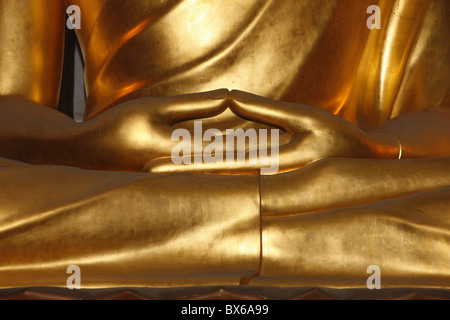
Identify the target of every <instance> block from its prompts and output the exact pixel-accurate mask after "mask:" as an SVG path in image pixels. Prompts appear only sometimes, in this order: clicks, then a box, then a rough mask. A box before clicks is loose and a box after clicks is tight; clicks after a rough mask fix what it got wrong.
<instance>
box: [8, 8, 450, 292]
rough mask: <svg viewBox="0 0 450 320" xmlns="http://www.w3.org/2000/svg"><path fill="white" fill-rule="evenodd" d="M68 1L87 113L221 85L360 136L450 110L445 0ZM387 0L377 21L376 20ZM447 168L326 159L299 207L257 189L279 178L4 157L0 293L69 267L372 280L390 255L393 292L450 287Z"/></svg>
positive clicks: (235, 280)
mask: <svg viewBox="0 0 450 320" xmlns="http://www.w3.org/2000/svg"><path fill="white" fill-rule="evenodd" d="M67 4H76V5H79V6H80V8H81V12H82V29H81V30H78V37H79V41H80V44H81V47H82V51H83V55H84V58H85V74H86V75H85V79H86V90H87V93H88V101H87V106H86V119H87V120H88V119H92V118H94V117H95V116H96V115H98V114H100V113H101V112H102V111H104V110H106V109H108V108H111V107H114V106H115V105H118V104H120V103H122V102H125V101H129V100H131V99H134V98H139V97H146V96H165V95H177V94H184V93H191V92H202V91H207V90H212V89H217V88H229V89H240V90H245V91H249V92H253V93H255V94H258V95H261V96H265V97H269V98H273V99H277V100H283V101H289V102H296V103H302V104H308V105H312V106H315V107H319V108H323V109H324V110H327V111H329V112H332V113H334V114H336V115H339V116H340V117H342V118H344V119H346V120H348V121H350V122H352V123H354V124H356V125H358V126H359V127H360V128H363V129H364V130H373V129H376V128H378V127H380V126H381V125H382V124H384V123H385V122H386V121H389V120H390V119H393V118H395V117H396V116H399V115H402V114H405V113H408V112H414V111H421V110H424V109H426V108H436V109H439V108H449V107H450V98H449V88H450V78H449V77H448V74H449V73H450V64H449V62H450V39H449V38H450V27H449V24H448V17H449V16H450V3H449V2H448V1H447V0H396V1H390V0H386V1H384V0H378V1H377V0H371V1H368V0H358V1H353V0H314V1H306V0H305V1H303V0H295V1H294V0H292V1H289V0H250V1H247V0H246V1H235V0H233V1H224V0H196V1H192V0H178V1H175V0H166V1H119V0H117V1H116V0H110V1H102V0H74V1H71V2H70V3H67ZM374 4H377V5H379V7H380V9H381V29H379V30H378V29H373V30H371V29H369V28H368V27H367V25H366V22H367V19H368V18H369V16H370V14H368V13H367V12H366V10H367V8H368V7H369V6H370V5H374ZM0 88H1V86H0ZM8 93H9V92H7V89H3V91H2V90H0V94H4V95H6V94H8ZM29 96H30V100H32V101H35V102H37V103H41V104H44V105H45V103H43V99H41V97H39V96H36V95H35V96H33V95H32V94H30V95H29ZM50 100H51V99H50ZM449 161H450V160H448V159H417V160H395V161H393V160H392V161H391V160H356V159H339V160H325V161H321V162H319V163H316V164H313V165H311V166H309V167H305V168H303V169H301V171H300V173H299V174H297V175H296V176H295V179H296V180H295V181H292V186H293V188H292V193H293V195H294V197H295V198H296V200H295V201H296V202H298V203H300V204H301V205H303V206H304V208H305V209H304V211H303V212H300V211H290V207H293V204H291V203H289V202H285V203H283V206H284V207H285V208H286V210H285V212H284V213H281V214H280V213H279V212H278V213H276V214H271V213H270V212H269V213H267V214H262V213H261V212H260V207H261V194H262V193H264V192H265V190H268V189H273V190H276V187H277V185H276V182H274V183H271V184H262V183H261V182H260V179H259V177H258V176H252V175H249V176H215V175H196V174H171V175H166V174H160V175H157V174H146V173H122V172H105V171H90V170H84V169H78V168H69V167H62V166H31V165H27V164H24V163H19V162H15V161H12V160H8V159H2V160H1V161H0V166H1V167H0V186H1V190H2V191H1V192H0V203H1V207H0V256H1V259H0V287H21V286H22V287H23V286H28V287H29V286H65V285H66V279H67V277H68V275H67V274H66V269H67V267H68V266H70V265H78V266H79V267H80V268H81V270H82V286H83V287H85V288H93V287H94V288H98V287H118V286H147V287H160V286H162V287H164V286H187V285H212V284H213V285H216V284H218V285H219V284H230V285H233V284H250V285H277V286H281V285H284V286H310V285H312V286H328V287H365V286H366V279H367V278H368V276H369V275H368V274H367V273H366V270H367V267H369V266H370V265H378V266H379V267H380V268H381V270H382V280H383V282H382V285H383V286H384V287H402V286H403V287H438V288H449V287H450V233H449V230H450V171H449V169H448V163H449ZM440 166H442V168H441V167H440ZM354 168H363V169H362V170H354ZM412 173H414V174H412ZM406 181H407V182H406ZM333 194H334V195H333ZM337 195H339V197H340V198H341V199H351V200H348V201H342V202H339V201H337V200H336V197H337ZM280 199H284V198H283V195H280Z"/></svg>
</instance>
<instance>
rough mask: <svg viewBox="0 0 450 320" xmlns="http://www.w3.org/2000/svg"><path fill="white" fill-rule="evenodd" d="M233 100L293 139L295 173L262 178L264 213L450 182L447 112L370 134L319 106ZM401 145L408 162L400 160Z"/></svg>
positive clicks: (236, 107) (284, 164) (400, 120)
mask: <svg viewBox="0 0 450 320" xmlns="http://www.w3.org/2000/svg"><path fill="white" fill-rule="evenodd" d="M231 98H232V100H231V101H232V102H231V104H230V107H231V108H232V110H233V111H234V112H235V113H236V114H239V115H240V116H242V117H244V118H247V119H252V120H254V121H258V122H262V123H265V124H268V125H272V126H275V127H280V128H282V129H284V130H285V131H287V132H288V133H290V134H291V135H292V140H291V143H290V144H288V145H286V146H282V147H281V148H280V167H281V168H283V169H285V170H289V169H291V170H289V171H291V172H287V173H284V174H279V175H274V176H263V177H262V178H261V201H262V203H261V210H262V214H263V215H268V216H272V215H275V216H277V215H278V216H279V215H292V214H299V213H307V212H314V211H319V210H326V209H331V208H339V207H346V206H354V205H358V204H363V203H369V202H375V201H381V200H386V199H391V198H395V197H399V196H404V195H408V194H414V193H419V192H425V191H430V190H434V189H438V188H442V187H445V186H448V185H450V113H449V112H448V111H445V110H439V109H429V110H426V111H422V112H417V113H410V114H405V115H402V116H399V117H397V118H395V119H393V120H392V121H389V122H388V123H386V124H385V125H384V126H383V127H382V128H380V129H379V130H380V131H378V130H377V131H374V132H370V133H366V132H364V131H362V130H360V129H359V128H357V127H356V126H354V125H353V124H351V123H349V122H347V121H345V120H343V119H341V118H339V117H337V116H335V115H333V114H330V113H328V112H325V111H322V110H320V109H317V108H313V107H308V106H302V105H296V104H288V103H282V102H277V101H273V100H269V99H265V98H261V97H258V96H254V95H250V94H247V93H244V92H232V93H231ZM386 132H388V134H386ZM398 140H399V141H401V145H402V151H403V159H404V160H398V155H399V141H398ZM292 169H296V170H292ZM294 190H295V191H294ZM349 190H350V191H349ZM293 191H294V192H293Z"/></svg>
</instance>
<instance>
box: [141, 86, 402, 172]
mask: <svg viewBox="0 0 450 320" xmlns="http://www.w3.org/2000/svg"><path fill="white" fill-rule="evenodd" d="M229 107H230V109H231V110H232V111H233V112H234V113H235V114H236V115H237V116H239V117H241V118H244V119H246V120H249V121H253V122H256V123H260V124H264V125H266V126H269V127H272V128H273V127H274V128H279V130H278V131H279V132H280V143H279V146H278V147H277V148H275V149H274V148H273V146H276V145H277V143H276V142H274V141H273V140H271V138H272V135H271V133H269V132H266V134H265V135H266V136H262V135H261V134H259V138H260V139H259V141H258V143H259V144H258V147H257V148H253V151H254V150H255V149H258V150H257V151H259V152H258V155H257V156H256V158H257V159H256V161H253V162H251V161H250V159H253V160H254V158H255V153H253V157H250V155H251V149H250V150H247V153H246V161H245V162H241V163H239V162H238V161H235V162H234V163H231V162H225V161H222V162H220V161H219V162H215V163H212V162H209V163H205V162H203V163H189V164H183V165H175V164H174V163H171V162H170V161H169V160H168V159H165V160H164V159H163V160H156V161H155V162H153V163H152V167H151V170H150V171H152V172H207V173H223V174H228V173H242V174H251V173H259V172H260V173H262V174H269V175H270V174H274V173H281V172H287V171H292V170H295V169H299V168H301V167H304V166H306V165H308V164H310V163H312V162H315V161H317V160H321V159H326V158H391V157H392V158H394V157H395V153H397V154H398V145H397V144H396V141H395V140H393V139H392V138H391V137H390V136H388V135H385V134H380V133H371V134H369V133H366V132H364V131H362V130H361V129H359V128H358V127H357V126H355V125H353V124H352V123H350V122H348V121H346V120H344V119H342V118H340V117H338V116H335V115H334V114H332V113H329V112H327V111H324V110H322V109H319V108H315V107H311V106H305V105H300V104H292V103H286V102H280V101H276V100H271V99H267V98H263V97H260V96H256V95H253V94H250V93H246V92H242V91H232V92H231V93H230V105H229ZM281 133H283V134H284V133H287V134H288V135H290V136H291V139H290V141H289V142H288V143H284V141H283V140H284V137H282V136H281ZM263 140H265V141H269V140H271V143H267V146H269V145H270V147H266V150H262V149H261V147H262V145H261V141H263ZM267 149H269V150H267ZM261 151H264V153H261ZM261 154H263V155H264V157H265V159H264V161H263V158H262V157H261ZM268 154H269V155H270V157H267V156H266V155H268ZM268 159H269V161H267V160H268Z"/></svg>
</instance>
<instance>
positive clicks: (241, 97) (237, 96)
mask: <svg viewBox="0 0 450 320" xmlns="http://www.w3.org/2000/svg"><path fill="white" fill-rule="evenodd" d="M230 98H231V99H233V100H237V101H241V102H247V101H249V100H250V99H251V96H250V94H248V93H247V92H243V91H239V90H233V91H231V94H230Z"/></svg>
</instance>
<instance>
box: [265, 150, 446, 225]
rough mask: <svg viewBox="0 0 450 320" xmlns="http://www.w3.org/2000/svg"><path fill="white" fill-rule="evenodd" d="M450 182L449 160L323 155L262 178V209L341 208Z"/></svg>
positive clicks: (271, 212) (296, 211)
mask: <svg viewBox="0 0 450 320" xmlns="http://www.w3.org/2000/svg"><path fill="white" fill-rule="evenodd" d="M448 185H450V158H442V159H411V160H360V159H325V160H321V161H317V162H316V163H314V164H312V165H309V166H306V167H304V168H302V169H300V170H296V171H293V172H290V173H285V174H281V175H275V176H263V177H262V178H261V212H262V214H263V215H264V216H286V215H296V214H303V213H308V212H316V211H320V210H327V209H333V208H343V207H349V206H355V205H359V204H365V203H371V202H376V201H382V200H387V199H392V198H396V197H401V196H405V195H408V194H414V193H420V192H426V191H430V190H434V189H438V188H442V187H445V186H448Z"/></svg>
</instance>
